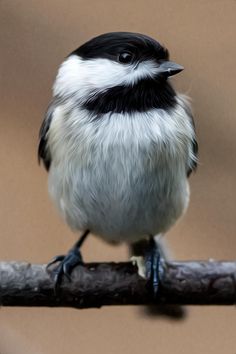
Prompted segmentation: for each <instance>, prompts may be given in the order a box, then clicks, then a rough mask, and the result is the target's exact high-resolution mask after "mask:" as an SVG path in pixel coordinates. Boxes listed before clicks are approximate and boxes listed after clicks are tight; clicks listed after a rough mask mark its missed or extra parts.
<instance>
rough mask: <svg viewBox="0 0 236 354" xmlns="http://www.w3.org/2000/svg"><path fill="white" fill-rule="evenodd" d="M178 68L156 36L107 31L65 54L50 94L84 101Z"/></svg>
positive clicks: (162, 78) (159, 77) (160, 77)
mask: <svg viewBox="0 0 236 354" xmlns="http://www.w3.org/2000/svg"><path fill="white" fill-rule="evenodd" d="M182 70H183V67H182V66H180V65H178V64H176V63H174V62H172V61H169V53H168V50H167V49H166V48H164V47H163V46H162V45H161V44H160V43H159V42H157V41H156V40H154V39H152V38H150V37H148V36H146V35H143V34H139V33H130V32H111V33H106V34H102V35H100V36H98V37H95V38H93V39H91V40H90V41H88V42H86V43H85V44H83V45H82V46H80V47H79V48H78V49H76V50H75V51H73V52H72V53H71V54H70V55H69V56H68V57H67V58H66V60H65V61H64V62H63V64H62V65H61V67H60V68H59V72H58V75H57V79H56V82H55V85H54V94H55V95H57V96H60V97H63V98H66V97H72V96H73V97H74V98H76V99H77V100H79V101H80V102H84V101H86V102H87V101H89V100H92V99H93V98H94V97H95V96H96V95H98V94H104V93H106V92H108V91H109V90H113V91H114V88H117V89H118V91H121V90H122V88H123V89H124V90H123V92H127V88H129V89H131V90H132V88H135V86H137V85H139V84H140V83H141V84H142V83H145V82H146V83H147V82H148V86H150V85H152V82H153V84H154V83H156V82H160V81H162V82H163V81H166V79H168V77H169V76H172V75H175V74H177V73H179V72H180V71H182ZM157 94H158V93H157ZM111 96H112V95H111Z"/></svg>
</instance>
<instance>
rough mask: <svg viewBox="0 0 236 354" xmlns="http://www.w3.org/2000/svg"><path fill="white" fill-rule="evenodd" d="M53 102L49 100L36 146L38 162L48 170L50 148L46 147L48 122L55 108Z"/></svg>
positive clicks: (49, 122)
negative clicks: (41, 162)
mask: <svg viewBox="0 0 236 354" xmlns="http://www.w3.org/2000/svg"><path fill="white" fill-rule="evenodd" d="M55 106H56V105H55V102H54V101H53V102H51V103H50V105H49V107H48V110H47V112H46V115H45V118H44V121H43V123H42V125H41V128H40V131H39V146H38V160H39V163H40V161H41V160H42V161H43V164H44V167H45V168H46V170H47V171H48V170H49V168H50V165H51V154H50V150H49V148H48V144H47V142H48V131H49V128H50V124H51V121H52V117H53V112H54V110H55Z"/></svg>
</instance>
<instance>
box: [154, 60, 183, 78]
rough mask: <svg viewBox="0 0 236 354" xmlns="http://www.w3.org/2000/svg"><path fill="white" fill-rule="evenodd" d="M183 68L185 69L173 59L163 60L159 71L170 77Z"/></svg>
mask: <svg viewBox="0 0 236 354" xmlns="http://www.w3.org/2000/svg"><path fill="white" fill-rule="evenodd" d="M182 70H184V67H183V66H181V65H179V64H177V63H174V62H173V61H162V62H161V64H160V66H159V68H158V73H160V74H163V75H165V76H167V77H169V76H173V75H176V74H178V73H180V72H181V71H182Z"/></svg>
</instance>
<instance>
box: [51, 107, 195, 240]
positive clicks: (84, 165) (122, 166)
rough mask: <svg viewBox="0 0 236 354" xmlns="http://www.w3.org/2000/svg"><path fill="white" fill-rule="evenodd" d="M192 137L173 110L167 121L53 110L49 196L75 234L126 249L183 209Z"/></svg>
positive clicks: (162, 115) (157, 115)
mask: <svg viewBox="0 0 236 354" xmlns="http://www.w3.org/2000/svg"><path fill="white" fill-rule="evenodd" d="M193 134H194V132H193V129H192V126H191V124H190V122H189V120H188V117H187V115H186V113H185V110H184V109H183V107H182V105H181V104H179V105H178V106H177V108H175V110H174V111H172V112H170V114H168V113H167V112H166V111H164V110H161V109H153V110H150V111H148V112H146V113H133V114H128V113H127V114H118V113H116V114H109V113H108V114H104V115H102V116H100V117H97V118H96V119H94V117H92V116H89V113H88V111H85V110H80V109H79V108H75V107H73V109H72V106H71V105H70V104H68V105H67V106H66V105H63V106H59V107H57V108H56V110H55V112H54V116H53V120H52V123H51V127H50V130H49V135H48V141H49V142H48V145H49V148H50V152H51V156H52V164H51V168H50V173H49V191H50V194H51V196H52V198H53V200H54V201H55V203H56V205H57V207H58V209H59V210H60V212H61V214H62V215H63V217H64V218H65V219H66V221H67V222H68V224H69V225H70V226H71V227H72V228H73V229H78V230H85V229H90V230H91V231H92V232H94V233H96V234H98V235H100V236H102V237H103V238H105V239H107V240H115V241H122V240H124V241H127V242H132V241H136V240H138V239H141V238H143V237H144V236H145V235H148V234H156V233H161V232H164V231H166V230H167V229H168V228H169V227H170V226H171V225H173V224H174V222H175V221H176V220H177V219H178V218H179V216H180V215H181V214H182V213H183V211H184V210H185V208H186V206H187V204H188V194H189V193H188V182H187V178H186V170H187V162H188V159H189V153H190V146H191V142H192V138H193Z"/></svg>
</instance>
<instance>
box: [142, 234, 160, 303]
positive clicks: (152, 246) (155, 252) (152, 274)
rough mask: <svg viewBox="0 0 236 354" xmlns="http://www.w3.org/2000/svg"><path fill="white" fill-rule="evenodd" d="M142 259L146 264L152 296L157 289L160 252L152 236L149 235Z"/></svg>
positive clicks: (155, 294) (155, 293)
mask: <svg viewBox="0 0 236 354" xmlns="http://www.w3.org/2000/svg"><path fill="white" fill-rule="evenodd" d="M144 260H145V266H146V278H147V279H148V280H149V282H150V286H151V289H152V292H153V295H154V297H156V296H157V292H158V289H159V265H160V252H159V247H158V244H157V243H156V241H155V239H154V237H153V236H150V239H149V244H148V248H147V250H146V252H145V256H144Z"/></svg>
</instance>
